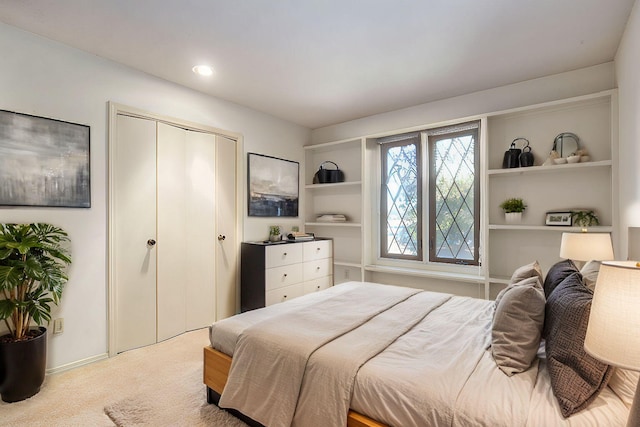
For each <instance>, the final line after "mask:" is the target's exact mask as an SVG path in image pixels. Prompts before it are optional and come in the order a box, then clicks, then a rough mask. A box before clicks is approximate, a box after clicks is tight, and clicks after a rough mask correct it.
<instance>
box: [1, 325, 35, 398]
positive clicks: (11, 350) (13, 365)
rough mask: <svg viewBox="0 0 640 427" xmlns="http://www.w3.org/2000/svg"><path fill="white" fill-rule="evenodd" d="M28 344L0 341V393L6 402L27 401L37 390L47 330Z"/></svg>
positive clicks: (26, 342)
mask: <svg viewBox="0 0 640 427" xmlns="http://www.w3.org/2000/svg"><path fill="white" fill-rule="evenodd" d="M38 330H39V331H40V335H38V336H37V337H35V338H32V339H30V340H27V341H18V342H2V340H0V394H2V400H3V401H5V402H9V403H12V402H18V401H20V400H24V399H28V398H30V397H31V396H33V395H35V394H36V393H38V392H39V391H40V386H41V385H42V382H43V381H44V374H45V369H46V366H47V329H46V328H44V327H42V326H40V327H38Z"/></svg>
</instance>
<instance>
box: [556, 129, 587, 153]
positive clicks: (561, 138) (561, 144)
mask: <svg viewBox="0 0 640 427" xmlns="http://www.w3.org/2000/svg"><path fill="white" fill-rule="evenodd" d="M579 149H580V138H578V135H576V134H575V133H571V132H563V133H561V134H560V135H558V136H556V139H554V140H553V148H552V150H553V151H555V152H556V153H558V155H559V156H560V157H569V156H573V155H574V154H575V152H576V151H578V150H579Z"/></svg>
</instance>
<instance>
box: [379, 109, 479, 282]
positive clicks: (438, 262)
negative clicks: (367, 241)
mask: <svg viewBox="0 0 640 427" xmlns="http://www.w3.org/2000/svg"><path fill="white" fill-rule="evenodd" d="M481 128H482V121H481V120H469V121H463V122H459V123H452V124H448V125H446V126H436V127H429V128H423V129H421V130H416V131H413V132H411V133H398V134H391V135H388V136H386V137H380V138H378V141H377V143H378V147H379V151H380V154H379V156H378V159H379V160H380V161H381V163H380V165H379V166H380V167H379V168H378V173H377V175H378V179H379V185H380V187H379V191H378V192H377V193H378V196H379V197H380V198H379V200H378V203H377V209H380V210H379V215H378V216H379V226H378V233H379V234H378V259H379V261H380V262H382V264H383V265H384V264H385V263H389V265H392V264H394V263H397V262H401V261H407V262H410V263H417V264H420V265H423V266H425V267H427V266H433V267H435V266H440V267H439V268H445V269H448V267H446V266H450V267H451V268H454V266H455V268H464V267H480V266H482V263H481V259H482V256H481V254H480V251H481V248H482V242H481V240H480V239H481V219H482V211H481V206H482V201H481V196H482V191H481V184H482V177H481V174H482V166H481V161H482V160H481V148H482V147H481V136H482V130H481ZM447 129H451V131H450V132H447ZM469 134H473V137H474V144H475V147H474V158H473V164H474V203H473V209H474V230H473V236H474V245H473V251H474V259H473V260H463V259H457V258H441V257H437V256H436V255H435V236H436V234H435V227H436V216H435V207H436V205H435V194H436V190H435V182H436V181H435V167H434V166H435V164H434V159H435V158H434V155H433V152H434V151H433V150H434V149H435V143H433V144H432V143H431V140H432V139H434V140H435V139H437V140H440V139H445V138H452V137H456V136H462V135H469ZM411 143H414V144H416V150H417V152H416V161H417V163H418V165H417V174H418V178H417V179H418V182H417V186H418V190H417V191H418V206H417V215H418V218H419V220H418V224H417V226H418V237H417V238H418V240H417V244H418V254H417V255H416V256H413V255H396V254H389V253H388V251H387V244H388V241H387V228H386V225H387V200H386V190H387V188H386V180H387V176H386V173H387V151H388V149H390V148H393V147H397V146H402V145H408V144H411ZM423 242H427V248H426V250H425V249H424V244H423ZM385 261H386V262H385ZM407 265H408V264H407Z"/></svg>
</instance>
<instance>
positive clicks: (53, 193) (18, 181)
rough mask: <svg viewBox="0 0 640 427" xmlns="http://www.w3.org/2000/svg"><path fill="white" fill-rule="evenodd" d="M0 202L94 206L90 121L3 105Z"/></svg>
mask: <svg viewBox="0 0 640 427" xmlns="http://www.w3.org/2000/svg"><path fill="white" fill-rule="evenodd" d="M0 205H4V206H53V207H77V208H88V207H91V182H90V171H89V126H85V125H79V124H75V123H67V122H63V121H59V120H53V119H47V118H44V117H35V116H30V115H27V114H21V113H15V112H11V111H1V110H0Z"/></svg>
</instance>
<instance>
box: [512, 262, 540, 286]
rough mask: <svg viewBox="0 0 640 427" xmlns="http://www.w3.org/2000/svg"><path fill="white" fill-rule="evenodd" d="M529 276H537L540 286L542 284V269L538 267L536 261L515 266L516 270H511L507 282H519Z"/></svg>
mask: <svg viewBox="0 0 640 427" xmlns="http://www.w3.org/2000/svg"><path fill="white" fill-rule="evenodd" d="M529 277H537V278H538V279H540V286H542V282H543V280H544V279H543V278H542V269H541V268H540V264H538V261H534V262H532V263H531V264H527V265H523V266H522V267H519V268H517V269H516V271H514V272H513V275H512V276H511V280H510V281H509V284H513V283H518V282H521V281H523V280H524V279H528V278H529Z"/></svg>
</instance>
